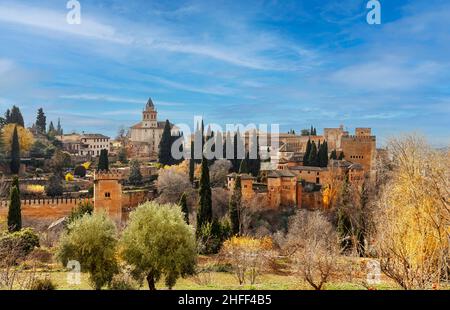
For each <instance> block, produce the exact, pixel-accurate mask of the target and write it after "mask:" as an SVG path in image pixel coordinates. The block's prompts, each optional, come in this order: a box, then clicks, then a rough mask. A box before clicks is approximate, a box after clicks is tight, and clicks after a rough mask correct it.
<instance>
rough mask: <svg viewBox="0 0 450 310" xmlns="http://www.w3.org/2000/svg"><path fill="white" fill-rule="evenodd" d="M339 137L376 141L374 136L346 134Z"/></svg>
mask: <svg viewBox="0 0 450 310" xmlns="http://www.w3.org/2000/svg"><path fill="white" fill-rule="evenodd" d="M341 139H342V140H353V141H361V142H372V141H376V136H357V135H347V136H342V138H341Z"/></svg>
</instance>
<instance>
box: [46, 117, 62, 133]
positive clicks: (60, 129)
mask: <svg viewBox="0 0 450 310" xmlns="http://www.w3.org/2000/svg"><path fill="white" fill-rule="evenodd" d="M44 128H45V127H44ZM56 132H57V133H58V135H62V134H63V129H62V127H61V119H60V118H59V117H58V125H57V126H56Z"/></svg>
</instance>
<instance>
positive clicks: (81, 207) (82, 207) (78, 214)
mask: <svg viewBox="0 0 450 310" xmlns="http://www.w3.org/2000/svg"><path fill="white" fill-rule="evenodd" d="M93 212H94V206H93V204H92V203H91V202H89V201H85V202H81V203H80V204H78V206H77V207H76V208H73V209H72V211H71V212H70V214H69V216H68V217H67V221H66V228H67V227H69V225H70V224H71V223H73V222H74V221H76V220H78V219H80V218H82V217H83V216H84V215H85V214H88V215H91V214H92V213H93Z"/></svg>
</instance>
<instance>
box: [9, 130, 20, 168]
mask: <svg viewBox="0 0 450 310" xmlns="http://www.w3.org/2000/svg"><path fill="white" fill-rule="evenodd" d="M9 167H10V170H11V173H12V174H18V173H19V171H20V143H19V134H18V133H17V126H15V127H14V131H13V136H12V141H11V162H10V166H9Z"/></svg>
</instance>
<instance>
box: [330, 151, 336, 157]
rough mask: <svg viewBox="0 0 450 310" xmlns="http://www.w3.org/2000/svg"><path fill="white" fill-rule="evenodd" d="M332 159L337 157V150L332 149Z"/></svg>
mask: <svg viewBox="0 0 450 310" xmlns="http://www.w3.org/2000/svg"><path fill="white" fill-rule="evenodd" d="M330 159H337V153H336V150H332V151H331V154H330Z"/></svg>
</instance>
